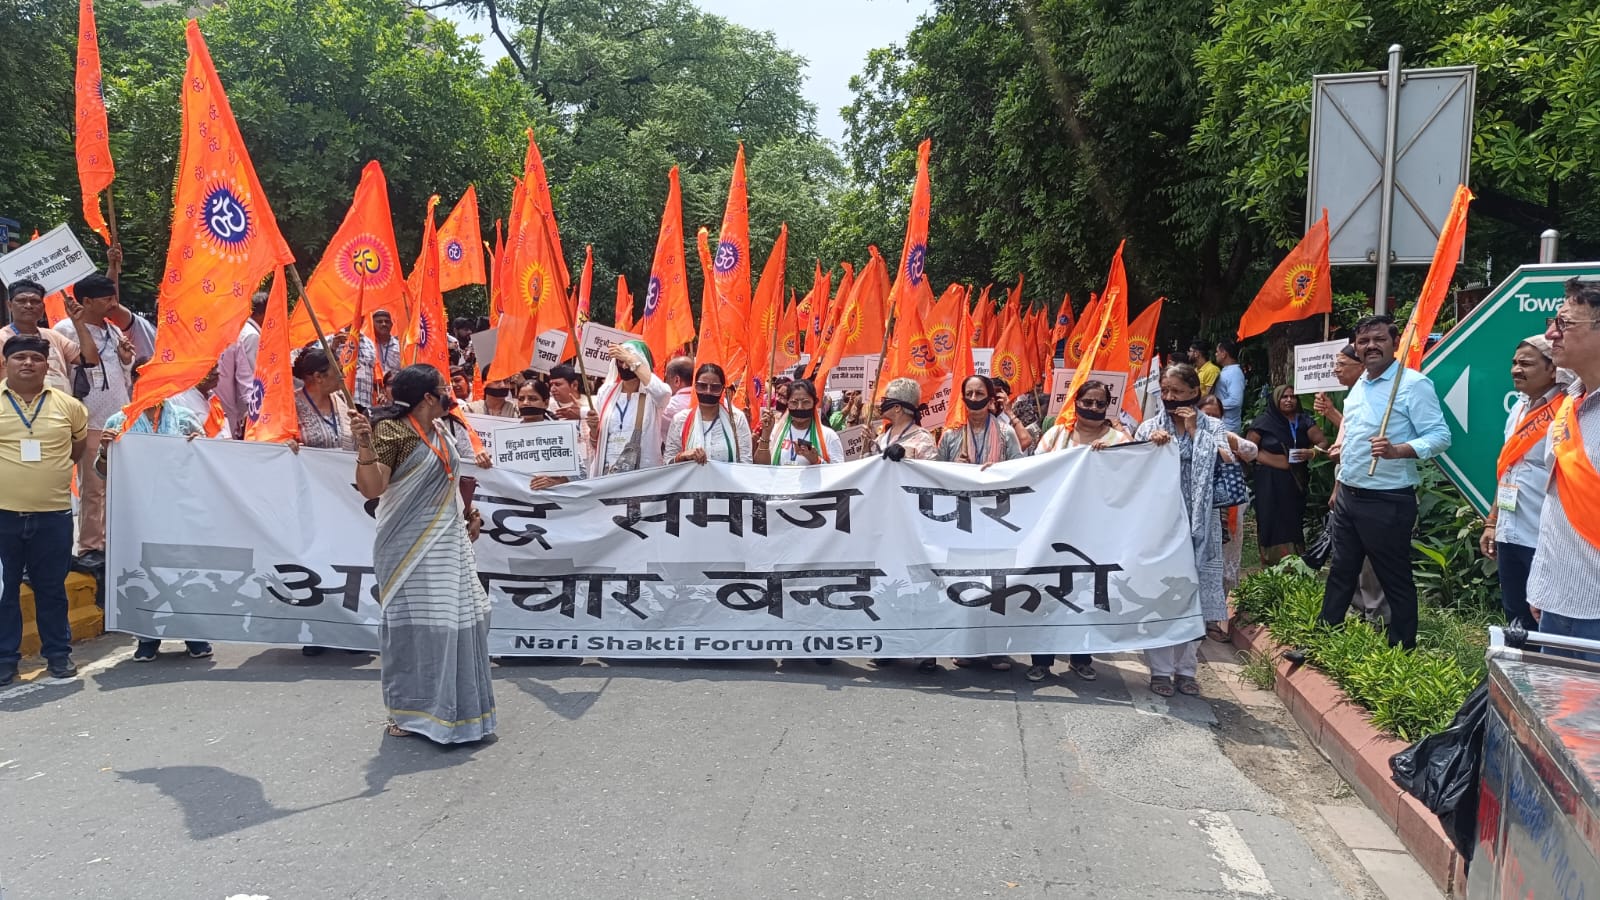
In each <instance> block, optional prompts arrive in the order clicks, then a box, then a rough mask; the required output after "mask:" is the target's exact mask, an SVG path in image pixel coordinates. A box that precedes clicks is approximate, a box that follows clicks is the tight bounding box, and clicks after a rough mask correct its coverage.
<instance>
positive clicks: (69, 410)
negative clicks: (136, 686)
mask: <svg viewBox="0 0 1600 900" xmlns="http://www.w3.org/2000/svg"><path fill="white" fill-rule="evenodd" d="M0 354H3V355H4V357H5V376H6V380H5V384H4V385H3V386H0V568H3V569H4V592H3V593H0V687H3V686H5V685H7V684H10V683H11V682H12V681H14V680H16V677H17V662H18V661H19V660H20V659H21V658H22V657H21V655H20V654H19V653H18V650H19V648H20V647H21V645H22V576H23V575H27V576H28V582H29V584H31V585H32V586H33V608H34V618H35V621H36V622H37V624H38V628H39V643H40V653H41V655H43V656H44V658H45V661H46V663H47V664H48V666H49V669H50V675H51V676H52V677H54V678H71V677H72V676H74V675H76V674H78V667H77V666H75V665H73V664H72V625H71V623H70V622H69V621H68V620H67V584H66V582H67V567H68V566H69V565H70V564H71V562H72V488H71V482H72V461H73V460H75V459H77V458H78V456H79V454H81V453H82V452H83V449H84V446H85V444H86V443H87V442H88V438H89V410H88V409H87V408H86V407H85V406H84V405H83V404H82V403H80V402H78V401H77V400H75V399H73V397H72V395H70V394H67V393H64V392H62V391H60V390H57V389H55V388H52V387H47V386H46V385H45V378H46V377H47V376H48V374H49V372H50V344H49V343H48V342H46V340H45V339H44V338H42V337H40V336H38V335H36V334H18V335H14V336H12V337H10V338H8V339H6V342H5V344H4V345H3V346H0Z"/></svg>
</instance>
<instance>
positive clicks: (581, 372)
mask: <svg viewBox="0 0 1600 900" xmlns="http://www.w3.org/2000/svg"><path fill="white" fill-rule="evenodd" d="M568 308H569V309H573V310H576V309H577V305H576V304H574V305H573V306H571V307H568ZM574 316H576V313H574ZM570 324H571V325H572V327H571V328H569V329H567V334H569V335H571V336H572V342H573V343H574V344H576V345H577V347H578V354H577V356H578V387H579V388H581V389H582V390H583V399H584V400H586V401H588V403H589V408H590V409H594V395H593V394H591V393H589V372H588V370H586V369H585V368H584V366H583V332H582V331H581V330H580V329H579V328H578V325H577V323H576V322H572V323H570Z"/></svg>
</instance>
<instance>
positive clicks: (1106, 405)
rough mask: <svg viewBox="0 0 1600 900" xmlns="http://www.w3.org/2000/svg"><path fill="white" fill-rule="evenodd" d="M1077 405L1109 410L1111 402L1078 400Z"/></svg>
mask: <svg viewBox="0 0 1600 900" xmlns="http://www.w3.org/2000/svg"><path fill="white" fill-rule="evenodd" d="M1078 405H1079V406H1087V407H1089V408H1090V409H1107V408H1109V407H1110V406H1111V401H1110V400H1079V401H1078Z"/></svg>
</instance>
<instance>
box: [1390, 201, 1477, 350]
mask: <svg viewBox="0 0 1600 900" xmlns="http://www.w3.org/2000/svg"><path fill="white" fill-rule="evenodd" d="M1472 200H1473V196H1472V191H1469V190H1467V186H1466V185H1464V184H1462V185H1457V186H1456V194H1455V197H1454V198H1453V199H1452V200H1451V201H1450V212H1449V214H1448V215H1446V216H1445V219H1444V227H1443V228H1441V229H1440V230H1439V243H1438V245H1437V246H1435V247H1434V250H1433V262H1432V263H1431V264H1429V266H1428V277H1427V278H1426V279H1424V280H1423V282H1422V293H1421V294H1419V295H1418V296H1417V305H1416V306H1414V307H1412V309H1411V319H1410V321H1409V322H1407V323H1406V335H1409V337H1408V338H1407V343H1404V344H1402V345H1401V347H1400V348H1399V350H1400V358H1401V360H1402V361H1403V363H1404V365H1405V367H1406V368H1408V369H1420V368H1421V366H1422V351H1423V350H1424V349H1425V348H1426V347H1427V345H1428V334H1429V332H1431V331H1433V323H1434V321H1435V320H1436V319H1438V318H1439V308H1440V307H1441V306H1443V305H1444V300H1445V297H1446V296H1448V295H1449V293H1450V279H1451V278H1453V277H1455V274H1456V262H1457V261H1459V260H1460V259H1461V245H1462V243H1463V242H1465V241H1466V239H1467V204H1469V203H1471V202H1472Z"/></svg>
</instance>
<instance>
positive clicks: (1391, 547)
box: [1322, 484, 1417, 650]
mask: <svg viewBox="0 0 1600 900" xmlns="http://www.w3.org/2000/svg"><path fill="white" fill-rule="evenodd" d="M1333 508H1334V532H1333V559H1332V561H1331V562H1330V563H1329V565H1328V584H1327V587H1326V589H1325V590H1324V592H1323V595H1322V621H1323V622H1326V623H1328V624H1329V625H1338V624H1340V623H1342V622H1343V621H1344V617H1345V613H1346V612H1348V611H1349V609H1350V601H1351V599H1352V598H1353V597H1354V596H1355V592H1356V582H1357V581H1358V580H1359V579H1360V578H1361V563H1362V561H1363V560H1371V561H1372V571H1373V574H1375V575H1377V576H1378V584H1380V585H1382V586H1383V594H1384V596H1385V597H1386V598H1388V600H1389V610H1390V613H1391V616H1390V619H1389V644H1390V645H1391V646H1392V645H1394V644H1399V645H1400V646H1402V647H1405V648H1406V649H1408V650H1409V649H1412V648H1414V647H1416V646H1417V583H1416V579H1415V578H1413V576H1412V571H1411V533H1412V531H1413V530H1415V528H1416V524H1417V494H1416V491H1414V490H1398V491H1373V490H1367V489H1364V488H1353V487H1350V486H1349V485H1347V484H1340V485H1339V497H1338V499H1337V500H1335V501H1334V507H1333Z"/></svg>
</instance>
